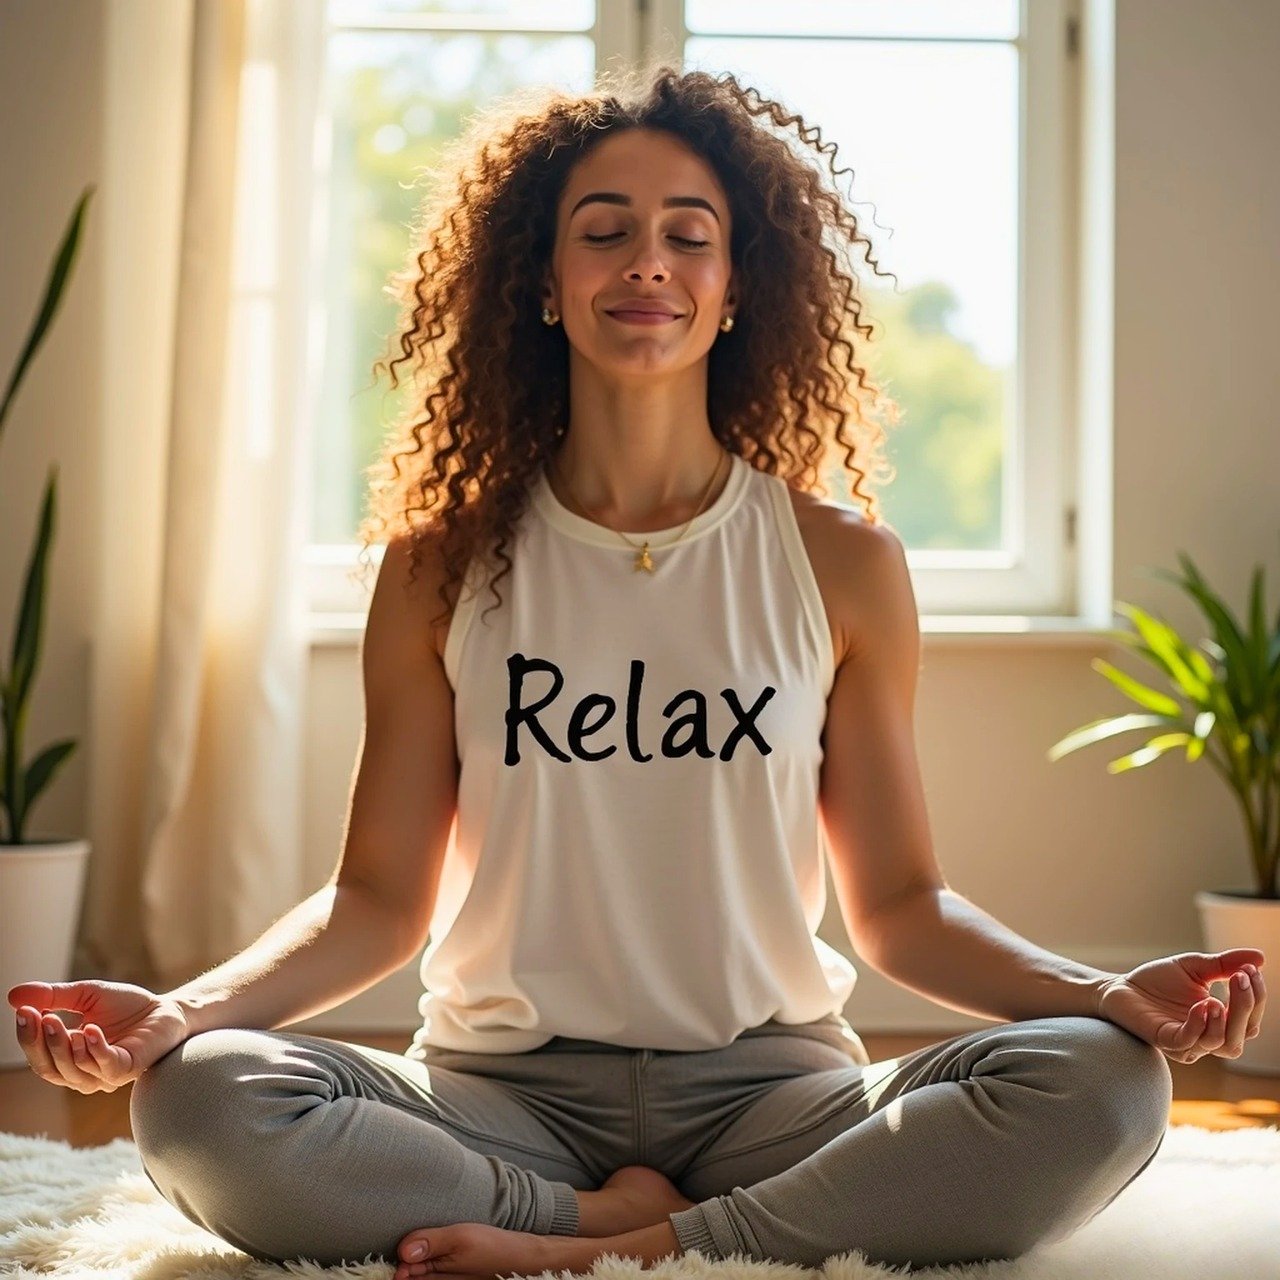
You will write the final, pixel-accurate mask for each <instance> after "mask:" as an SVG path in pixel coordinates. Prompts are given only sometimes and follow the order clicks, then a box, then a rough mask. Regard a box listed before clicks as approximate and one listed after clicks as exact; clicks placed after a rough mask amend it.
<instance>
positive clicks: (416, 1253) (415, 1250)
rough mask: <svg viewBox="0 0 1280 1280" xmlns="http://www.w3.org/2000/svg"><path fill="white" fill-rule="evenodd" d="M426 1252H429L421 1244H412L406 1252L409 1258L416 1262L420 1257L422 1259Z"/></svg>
mask: <svg viewBox="0 0 1280 1280" xmlns="http://www.w3.org/2000/svg"><path fill="white" fill-rule="evenodd" d="M426 1251H427V1250H426V1248H425V1246H423V1245H420V1244H411V1245H410V1246H409V1248H408V1249H407V1250H406V1252H407V1253H408V1255H409V1257H411V1258H412V1259H413V1260H414V1261H415V1262H416V1261H417V1260H418V1259H419V1258H420V1257H422V1255H423V1254H424V1253H426Z"/></svg>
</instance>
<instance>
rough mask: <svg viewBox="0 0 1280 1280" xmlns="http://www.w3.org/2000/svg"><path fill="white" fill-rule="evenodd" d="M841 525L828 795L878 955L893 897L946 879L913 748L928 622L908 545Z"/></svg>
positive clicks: (843, 895) (855, 898) (829, 827)
mask: <svg viewBox="0 0 1280 1280" xmlns="http://www.w3.org/2000/svg"><path fill="white" fill-rule="evenodd" d="M838 536H839V537H840V538H842V539H845V540H846V542H845V545H844V546H843V547H842V551H843V552H844V554H842V555H841V556H840V557H839V560H840V562H841V563H842V564H843V565H844V566H846V567H845V568H844V570H843V572H842V581H841V583H840V586H839V591H840V603H839V608H840V609H841V610H842V611H843V612H844V617H845V623H846V627H847V634H848V636H849V641H848V646H847V651H846V654H845V656H844V658H843V660H842V661H841V663H840V665H839V666H838V668H837V669H836V676H835V681H834V683H833V685H832V688H831V693H830V695H829V697H828V700H827V719H826V725H825V727H824V729H823V760H822V774H821V782H820V803H821V810H822V818H823V824H824V826H825V828H826V831H827V836H828V844H829V847H830V853H831V875H832V881H833V883H834V885H835V889H836V896H837V899H838V901H839V904H840V912H841V915H842V917H843V919H844V922H845V927H846V929H847V931H848V933H849V940H850V941H851V942H852V943H853V944H854V946H855V948H856V949H857V950H858V952H859V953H860V954H865V955H866V956H867V958H868V960H869V961H870V962H871V963H874V962H875V956H876V955H877V953H878V945H877V936H876V923H877V916H879V915H880V913H881V912H883V910H884V908H885V906H886V904H889V903H891V902H893V901H895V900H896V899H898V898H900V897H902V896H904V895H906V894H909V893H911V892H913V891H915V890H917V889H920V888H926V887H944V886H945V883H946V882H945V880H944V878H943V875H942V872H941V870H940V869H939V867H938V864H937V861H936V859H935V857H934V851H933V841H932V837H931V835H930V832H929V822H928V816H927V813H926V809H925V798H924V787H923V784H922V782H921V778H920V767H919V763H918V761H917V758H916V748H915V730H914V723H913V719H914V714H915V694H916V676H917V671H918V669H919V665H920V626H919V616H918V613H917V609H916V601H915V593H914V590H913V588H912V584H911V577H910V573H909V570H908V567H907V558H906V552H905V550H904V548H903V546H902V543H901V541H900V540H899V538H898V536H897V535H896V534H895V533H894V532H893V530H892V529H890V528H889V527H888V526H887V525H871V524H864V523H862V522H858V523H856V524H850V523H847V522H846V523H843V524H841V525H840V526H839V533H838ZM880 918H881V919H883V918H884V917H883V916H880Z"/></svg>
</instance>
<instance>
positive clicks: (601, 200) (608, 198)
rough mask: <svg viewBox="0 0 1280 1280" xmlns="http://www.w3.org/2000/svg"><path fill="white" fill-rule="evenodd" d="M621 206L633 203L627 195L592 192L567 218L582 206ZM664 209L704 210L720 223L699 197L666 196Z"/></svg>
mask: <svg viewBox="0 0 1280 1280" xmlns="http://www.w3.org/2000/svg"><path fill="white" fill-rule="evenodd" d="M594 203H598V204H623V205H630V204H632V203H633V201H632V199H631V197H630V196H628V195H624V194H623V193H622V192H621V191H593V192H591V194H590V195H585V196H583V197H582V199H581V200H579V201H578V203H577V204H575V205H574V206H573V208H572V209H570V210H569V217H570V218H572V217H573V215H574V214H575V213H577V212H578V210H579V209H581V208H582V206H583V205H584V204H594ZM662 207H663V208H664V209H705V210H706V211H707V212H708V213H709V214H710V215H711V216H712V217H713V218H714V219H715V220H716V221H717V222H719V221H720V215H719V214H718V213H717V212H716V211H715V209H713V208H712V207H711V203H710V201H707V200H704V199H703V198H702V197H701V196H668V197H667V198H666V199H665V200H664V201H663V202H662Z"/></svg>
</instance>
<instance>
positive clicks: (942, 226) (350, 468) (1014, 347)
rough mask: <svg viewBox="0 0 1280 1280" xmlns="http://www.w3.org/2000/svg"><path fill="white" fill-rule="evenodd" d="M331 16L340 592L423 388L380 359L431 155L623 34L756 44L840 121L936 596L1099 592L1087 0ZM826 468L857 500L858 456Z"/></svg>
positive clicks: (1012, 608) (318, 484)
mask: <svg viewBox="0 0 1280 1280" xmlns="http://www.w3.org/2000/svg"><path fill="white" fill-rule="evenodd" d="M328 19H329V21H328V29H327V32H326V39H325V48H326V59H327V63H326V68H325V71H326V83H327V91H326V94H325V102H326V117H327V119H326V122H325V124H326V128H327V135H326V137H325V142H324V145H322V146H321V147H320V148H318V152H319V153H320V154H319V159H320V163H321V165H322V173H321V188H320V189H321V191H322V192H323V198H322V199H321V200H320V202H319V208H320V209H321V211H322V214H321V216H322V217H323V219H324V222H325V224H326V228H327V232H326V236H325V244H326V248H325V261H326V269H325V271H324V272H323V275H324V279H325V288H326V296H325V299H324V307H323V309H322V310H323V316H324V322H325V336H324V350H325V353H326V354H325V359H324V360H323V361H322V362H321V364H322V368H323V370H324V374H323V376H324V378H325V386H324V388H323V393H322V395H321V397H320V403H321V404H322V405H323V416H322V419H321V420H320V421H319V422H318V423H317V424H316V440H315V459H314V500H313V503H312V506H313V510H314V522H313V528H312V539H313V546H312V547H311V551H310V560H311V572H312V600H313V603H314V605H315V607H316V608H317V609H319V610H325V609H353V610H358V609H360V608H362V607H363V599H362V597H361V595H360V593H359V592H358V590H357V589H356V588H355V587H354V585H352V584H350V583H349V582H347V581H346V574H345V570H346V569H349V567H350V566H351V565H352V564H353V563H354V559H355V552H356V548H355V544H354V542H353V541H352V539H353V537H354V531H355V528H356V525H357V523H358V520H359V517H360V512H361V508H360V503H361V501H362V496H363V486H364V478H365V472H364V468H365V467H366V466H367V465H368V463H369V462H370V461H371V460H372V458H373V456H374V452H375V450H376V448H377V446H378V444H379V442H380V440H381V439H382V433H383V431H384V430H385V425H386V423H387V422H388V421H389V420H390V418H391V416H393V413H394V410H395V409H396V408H397V407H398V406H396V405H395V404H394V403H393V402H392V401H391V399H390V398H391V397H392V396H393V395H394V394H396V393H395V392H393V391H392V390H391V388H390V387H389V385H388V384H387V383H386V381H385V379H383V380H380V381H379V382H378V383H377V384H376V386H375V385H374V383H373V380H372V378H371V376H370V372H369V371H370V366H371V364H372V361H373V359H374V357H375V355H376V354H378V353H379V352H380V351H381V350H382V349H383V346H384V344H385V341H386V336H387V334H388V332H389V330H390V327H391V325H392V324H393V322H394V316H393V314H392V309H391V303H390V301H389V300H388V299H387V298H386V297H384V295H383V294H382V292H381V291H382V286H383V283H384V281H385V279H386V277H387V276H388V274H389V273H390V272H391V271H392V270H395V269H397V268H399V267H400V266H401V265H402V263H403V254H404V251H405V246H406V243H407V235H406V230H407V224H408V221H409V218H410V216H411V212H412V202H413V201H414V200H415V199H416V198H417V196H418V191H417V190H416V189H413V190H411V189H409V182H410V179H411V177H412V175H413V172H414V171H415V170H416V169H418V167H419V166H421V165H423V164H427V163H430V161H431V159H432V157H433V155H434V153H435V152H436V150H437V148H438V147H439V146H440V144H441V142H442V141H443V140H444V139H445V138H447V137H449V136H452V134H453V133H455V132H456V131H457V129H458V128H459V125H460V122H461V120H462V119H463V117H464V116H465V115H466V114H467V112H468V110H469V109H470V107H471V106H472V105H473V104H475V103H477V102H479V101H481V100H483V99H485V98H487V97H489V96H492V95H493V94H496V93H501V92H505V91H507V90H508V89H511V88H514V87H516V86H517V85H519V84H525V83H531V82H547V81H554V82H558V83H563V84H565V85H566V86H568V87H576V88H582V89H586V88H589V87H590V85H591V84H592V82H593V79H594V75H595V73H596V70H597V68H601V67H603V66H604V65H605V64H606V63H607V62H608V61H609V60H610V59H611V58H614V57H623V58H633V57H637V56H640V55H642V54H643V53H645V52H647V51H649V50H653V51H654V52H656V53H658V54H660V55H662V56H665V57H668V58H675V59H682V61H683V64H684V65H685V66H686V67H689V68H692V67H700V68H703V69H706V70H708V71H711V72H713V73H718V72H720V71H722V70H726V69H732V70H734V71H735V72H737V73H738V74H739V78H740V79H742V80H743V81H744V82H746V83H749V84H752V85H754V86H755V87H757V88H759V89H760V91H761V92H762V93H764V94H766V95H769V96H776V97H778V98H780V99H781V100H782V101H784V102H785V103H786V104H787V105H788V106H789V107H791V108H792V109H794V110H795V111H797V112H799V113H800V114H802V115H803V116H804V117H805V120H806V121H807V122H808V123H809V124H810V125H818V126H820V127H821V129H822V134H823V138H824V140H826V139H832V140H834V141H835V142H836V143H837V144H838V146H839V152H838V154H837V157H836V163H837V167H838V168H840V169H842V170H845V172H843V173H841V174H840V175H839V176H838V177H837V179H836V182H837V183H838V185H839V188H840V190H841V192H842V194H843V195H844V196H845V198H846V200H847V201H848V202H849V203H850V204H851V207H852V208H853V210H854V212H855V213H856V214H857V216H858V219H859V223H860V225H861V227H862V228H863V230H864V233H865V234H866V235H868V236H869V237H870V239H871V250H872V252H873V253H874V255H875V258H876V260H877V262H878V263H879V265H880V269H881V271H882V272H893V273H894V276H896V281H895V279H893V278H891V277H887V276H883V275H880V276H878V275H876V274H875V273H874V272H873V271H872V270H871V268H870V267H868V266H865V265H864V264H862V263H859V264H858V268H859V276H860V286H861V290H862V296H863V298H864V301H865V304H866V315H867V316H869V318H870V319H871V320H872V321H873V322H874V323H875V325H876V341H875V342H873V343H872V344H870V345H869V346H865V347H864V348H863V350H862V351H861V353H860V360H861V362H863V363H865V364H867V365H868V367H869V368H870V370H871V372H872V375H873V376H874V377H875V378H876V380H877V381H879V382H881V383H882V385H884V386H885V387H886V389H887V390H888V392H889V394H890V395H891V396H893V397H894V399H895V400H896V401H897V402H898V403H899V404H900V405H901V408H902V419H901V423H900V424H899V425H898V426H896V427H892V428H890V430H889V436H888V444H887V453H888V456H889V459H890V461H891V462H892V463H893V464H894V466H895V468H896V469H897V476H896V479H895V481H894V482H893V483H892V484H891V485H890V486H888V487H887V488H885V489H883V490H882V491H881V501H882V504H883V510H884V514H885V516H886V518H887V519H888V520H889V521H890V523H892V525H893V526H894V528H895V529H896V530H898V532H899V533H900V535H901V536H902V538H903V541H904V543H905V544H906V546H907V548H908V555H909V559H910V561H911V564H912V571H913V577H914V579H915V582H916V587H917V594H918V598H919V603H920V607H921V612H922V613H927V614H937V615H955V614H960V615H969V616H971V617H972V616H975V615H977V616H985V615H993V614H994V615H1011V614H1012V615H1069V614H1072V613H1074V612H1075V608H1074V602H1073V578H1074V524H1075V519H1074V517H1075V506H1076V495H1075V491H1074V486H1073V483H1072V477H1073V476H1074V473H1075V469H1076V468H1075V466H1074V460H1075V455H1076V449H1075V447H1074V446H1073V444H1072V442H1071V435H1072V426H1073V421H1074V412H1073V406H1072V402H1071V391H1072V387H1073V379H1072V377H1071V376H1070V371H1071V368H1072V364H1071V362H1072V359H1073V351H1072V335H1073V334H1074V331H1075V321H1074V316H1073V298H1074V287H1073V284H1072V279H1073V277H1072V269H1071V264H1072V244H1073V238H1072V227H1073V220H1072V217H1071V212H1070V211H1071V207H1072V203H1071V202H1072V201H1073V200H1074V198H1075V185H1074V181H1073V175H1074V173H1075V171H1076V161H1075V159H1074V138H1075V130H1074V128H1073V125H1072V121H1073V120H1074V118H1075V117H1074V107H1073V99H1074V94H1075V92H1076V89H1075V76H1074V72H1075V66H1076V58H1075V50H1074V45H1075V34H1076V31H1077V29H1078V20H1077V17H1076V13H1075V0H1043V3H1040V4H1037V5H1035V6H1031V5H1029V4H1020V3H1019V0H967V3H965V4H964V5H956V4H954V3H949V2H947V0H861V2H860V3H857V4H840V5H834V4H830V3H826V2H825V0H789V3H786V4H779V3H777V2H776V0H770V2H769V3H765V2H764V0H647V3H646V2H645V0H599V5H598V6H597V4H596V3H595V0H488V2H487V3H486V2H485V0H454V2H453V3H449V0H437V2H435V3H432V2H431V0H329V12H328ZM805 151H806V153H807V154H808V157H809V158H810V159H811V160H812V162H814V163H822V164H824V165H825V164H826V163H827V162H826V160H825V159H821V160H820V158H819V157H818V156H817V154H816V152H813V151H812V149H811V148H805ZM848 170H852V171H853V172H852V175H851V174H850V173H849V172H848ZM828 181H830V177H829V175H828ZM827 480H828V484H829V487H830V491H831V496H832V497H833V498H835V499H836V500H839V501H845V502H852V501H853V499H852V496H851V494H850V493H849V490H848V478H847V476H845V475H844V474H843V473H842V472H840V471H839V470H838V469H837V470H836V471H835V472H833V473H832V474H831V475H829V476H828V477H827ZM339 571H341V572H339Z"/></svg>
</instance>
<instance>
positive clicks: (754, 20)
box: [685, 0, 1018, 40]
mask: <svg viewBox="0 0 1280 1280" xmlns="http://www.w3.org/2000/svg"><path fill="white" fill-rule="evenodd" d="M685 26H686V28H687V29H688V30H689V31H690V32H695V31H698V32H702V31H706V32H715V33H717V34H728V35H811V36H816V35H833V36H835V35H839V36H934V37H944V38H945V37H953V38H954V37H966V36H967V37H969V38H971V39H997V40H1009V39H1013V38H1014V37H1015V36H1017V34H1018V0H965V2H964V3H963V4H957V3H956V0H840V3H839V4H834V3H832V0H789V2H788V3H787V4H778V3H777V0H687V2H686V4H685Z"/></svg>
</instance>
